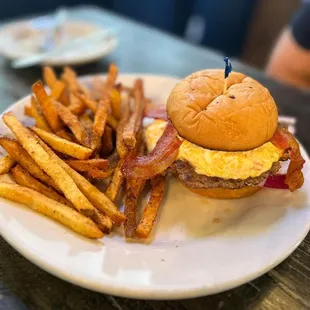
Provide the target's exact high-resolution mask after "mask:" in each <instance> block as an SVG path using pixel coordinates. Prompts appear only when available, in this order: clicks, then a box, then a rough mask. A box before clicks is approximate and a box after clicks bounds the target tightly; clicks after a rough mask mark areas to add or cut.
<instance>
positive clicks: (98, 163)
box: [65, 158, 109, 171]
mask: <svg viewBox="0 0 310 310" xmlns="http://www.w3.org/2000/svg"><path fill="white" fill-rule="evenodd" d="M65 162H66V163H67V164H68V165H69V166H70V167H71V168H73V169H74V170H77V171H87V170H89V169H90V168H97V169H101V170H107V169H108V168H109V161H108V160H107V159H102V158H99V159H97V158H96V159H88V160H72V159H70V160H66V161H65Z"/></svg>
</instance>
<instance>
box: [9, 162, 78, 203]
mask: <svg viewBox="0 0 310 310" xmlns="http://www.w3.org/2000/svg"><path fill="white" fill-rule="evenodd" d="M11 175H12V177H13V179H14V181H15V182H16V183H17V184H19V185H22V186H25V187H28V188H31V189H34V190H35V191H37V192H39V193H41V194H43V195H45V196H47V197H49V198H51V199H53V200H55V201H58V202H59V203H62V204H64V205H66V206H68V207H70V208H73V205H72V204H71V202H70V201H69V200H67V199H66V198H65V197H63V196H61V195H60V194H58V193H57V192H56V191H55V190H54V189H52V188H51V187H49V186H46V185H44V184H43V183H41V182H40V181H38V180H37V179H36V178H34V177H32V176H31V175H30V174H29V173H28V172H27V171H26V170H25V169H24V168H23V167H22V166H20V165H17V166H15V167H14V168H12V169H11Z"/></svg>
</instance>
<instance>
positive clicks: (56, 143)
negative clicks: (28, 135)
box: [32, 127, 92, 159]
mask: <svg viewBox="0 0 310 310" xmlns="http://www.w3.org/2000/svg"><path fill="white" fill-rule="evenodd" d="M32 130H33V131H34V132H35V133H36V134H37V135H38V136H39V137H40V138H41V139H42V140H43V141H44V142H46V143H47V144H48V145H49V146H50V147H52V148H53V149H54V150H55V151H58V152H60V153H63V154H66V155H69V156H71V157H74V158H78V159H87V158H88V157H89V156H90V155H91V153H92V150H91V149H89V148H86V147H85V146H82V145H80V144H77V143H74V142H71V141H68V140H65V139H62V138H60V137H58V136H57V135H55V134H53V133H49V132H46V131H44V130H42V129H40V128H36V127H33V128H32Z"/></svg>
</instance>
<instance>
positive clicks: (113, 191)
mask: <svg viewBox="0 0 310 310" xmlns="http://www.w3.org/2000/svg"><path fill="white" fill-rule="evenodd" d="M123 163H124V160H123V159H121V160H120V161H119V162H118V165H117V167H116V168H115V170H114V174H113V177H112V179H111V181H110V184H109V186H108V188H107V190H106V192H105V194H106V195H107V197H108V198H109V199H110V200H111V201H114V200H115V199H116V197H117V195H118V193H119V190H120V188H121V186H122V184H123V181H124V176H123V173H122V166H123Z"/></svg>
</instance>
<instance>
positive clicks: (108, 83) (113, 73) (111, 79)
mask: <svg viewBox="0 0 310 310" xmlns="http://www.w3.org/2000/svg"><path fill="white" fill-rule="evenodd" d="M117 75H118V68H117V66H116V65H115V64H111V65H110V67H109V72H108V75H107V78H106V80H105V82H104V89H103V92H105V91H107V90H111V88H112V87H113V86H114V84H115V82H116V78H117Z"/></svg>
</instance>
